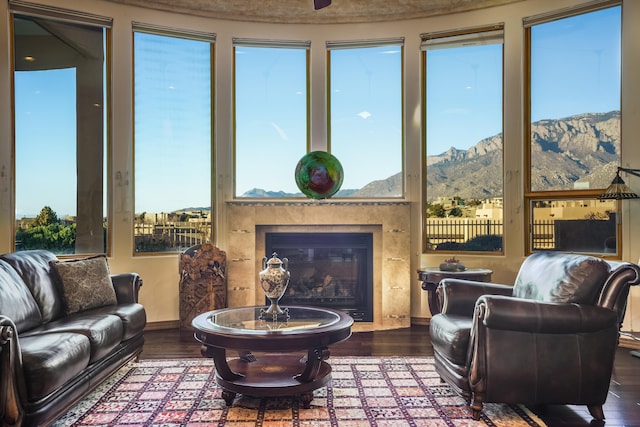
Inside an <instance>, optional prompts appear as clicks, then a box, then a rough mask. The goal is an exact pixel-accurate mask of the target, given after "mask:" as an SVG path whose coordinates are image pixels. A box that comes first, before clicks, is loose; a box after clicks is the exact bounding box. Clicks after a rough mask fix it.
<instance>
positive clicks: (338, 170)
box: [295, 151, 343, 199]
mask: <svg viewBox="0 0 640 427" xmlns="http://www.w3.org/2000/svg"><path fill="white" fill-rule="evenodd" d="M295 176H296V184H297V185H298V188H299V189H300V191H302V192H303V193H304V194H305V195H307V196H308V197H311V198H312V199H328V198H329V197H331V196H333V195H334V194H336V193H337V192H338V190H340V187H341V186H342V179H343V173H342V165H341V164H340V162H339V161H338V159H337V158H336V157H335V156H333V155H332V154H330V153H327V152H326V151H312V152H310V153H307V154H305V155H304V156H302V158H301V159H300V161H299V162H298V165H297V166H296V175H295Z"/></svg>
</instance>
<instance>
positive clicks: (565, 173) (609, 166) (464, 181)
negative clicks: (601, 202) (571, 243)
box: [427, 111, 620, 200]
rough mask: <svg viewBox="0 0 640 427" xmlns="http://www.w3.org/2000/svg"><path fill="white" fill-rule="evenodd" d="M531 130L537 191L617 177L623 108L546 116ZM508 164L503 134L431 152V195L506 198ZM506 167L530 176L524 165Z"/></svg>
mask: <svg viewBox="0 0 640 427" xmlns="http://www.w3.org/2000/svg"><path fill="white" fill-rule="evenodd" d="M531 135H532V140H531V164H532V171H531V188H532V190H534V191H551V190H567V189H571V188H606V187H607V186H608V185H609V183H610V182H611V179H612V178H613V176H614V174H615V170H616V167H617V164H618V160H619V155H620V112H619V111H611V112H608V113H587V114H579V115H575V116H571V117H566V118H562V119H557V120H540V121H538V122H535V123H532V124H531ZM502 163H503V157H502V134H498V135H495V136H492V137H490V138H486V139H483V140H482V141H480V142H479V143H478V144H476V145H475V146H473V147H471V148H470V149H468V150H459V149H456V148H453V147H452V148H450V149H449V150H447V151H446V152H445V153H442V154H440V155H437V156H429V157H427V165H428V166H429V167H428V173H427V195H429V194H431V195H433V196H432V197H428V199H429V200H433V199H435V198H436V197H437V195H449V196H460V197H462V198H463V199H469V198H488V197H501V196H502V185H501V183H502V179H501V177H502V176H503V172H502V169H503V164H502ZM504 167H505V168H506V169H507V171H514V172H516V173H518V172H520V173H521V174H522V175H521V176H524V175H523V172H522V171H520V169H521V167H520V165H519V164H517V165H504ZM508 175H509V174H508ZM512 176H515V175H512Z"/></svg>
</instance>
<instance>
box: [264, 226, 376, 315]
mask: <svg viewBox="0 0 640 427" xmlns="http://www.w3.org/2000/svg"><path fill="white" fill-rule="evenodd" d="M265 250H266V253H267V254H268V257H270V256H271V255H272V254H273V253H274V252H275V253H277V256H278V258H280V259H282V260H284V258H287V259H288V261H289V263H288V270H289V271H290V272H291V278H290V280H289V286H288V288H287V291H286V292H285V294H284V296H283V297H282V299H281V300H280V305H282V306H286V305H311V306H317V307H329V308H334V309H338V310H341V311H344V312H346V313H348V314H349V315H351V317H353V319H354V321H356V322H371V321H373V234H372V233H333V232H327V233H325V232H322V233H296V232H291V233H290V232H284V233H265Z"/></svg>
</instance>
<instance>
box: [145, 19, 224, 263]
mask: <svg viewBox="0 0 640 427" xmlns="http://www.w3.org/2000/svg"><path fill="white" fill-rule="evenodd" d="M214 40H215V36H214V35H212V34H200V33H193V32H187V31H184V32H181V31H178V30H170V29H162V28H156V27H148V26H145V25H144V24H134V77H133V81H134V147H135V150H134V161H135V164H134V176H135V181H134V182H135V184H134V191H135V218H134V224H133V227H134V236H135V252H136V253H148V252H176V251H182V250H184V249H186V248H188V247H191V246H193V245H196V244H201V243H206V242H210V241H211V239H212V226H211V224H212V216H213V211H212V209H211V206H212V190H211V188H212V184H211V183H212V176H213V174H212V166H211V165H212V164H213V158H212V146H213V143H212V134H213V125H212V107H211V106H212V102H211V100H212V58H213V45H214V43H213V42H214Z"/></svg>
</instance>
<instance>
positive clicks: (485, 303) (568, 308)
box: [475, 295, 618, 334]
mask: <svg viewBox="0 0 640 427" xmlns="http://www.w3.org/2000/svg"><path fill="white" fill-rule="evenodd" d="M475 313H476V320H477V321H478V322H480V323H481V324H483V325H484V326H485V327H487V328H488V329H501V330H509V331H518V332H529V333H542V334H576V333H588V332H596V331H600V330H603V329H606V328H610V327H611V326H612V325H616V324H617V323H618V320H617V313H616V312H615V311H613V310H609V309H606V308H602V307H598V306H590V305H580V304H575V303H551V302H541V301H533V300H527V299H522V298H514V297H505V296H497V295H484V296H482V297H480V298H479V299H478V302H477V303H476V312H475Z"/></svg>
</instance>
